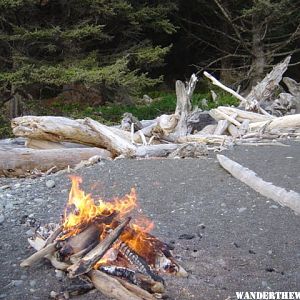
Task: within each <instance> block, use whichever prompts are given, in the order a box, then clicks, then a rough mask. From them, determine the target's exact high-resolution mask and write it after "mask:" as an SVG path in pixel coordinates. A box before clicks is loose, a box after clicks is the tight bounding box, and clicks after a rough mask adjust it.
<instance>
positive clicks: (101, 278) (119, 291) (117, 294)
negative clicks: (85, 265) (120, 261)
mask: <svg viewBox="0 0 300 300" xmlns="http://www.w3.org/2000/svg"><path fill="white" fill-rule="evenodd" d="M88 276H89V277H90V278H91V280H92V282H93V284H94V286H95V287H96V289H97V290H99V291H100V292H101V293H103V294H104V295H105V296H108V297H109V298H112V297H113V298H114V299H117V300H142V298H140V297H139V296H137V295H135V294H134V293H132V292H130V291H129V290H128V289H126V288H125V287H124V286H123V285H122V284H121V283H120V282H119V281H118V280H117V279H115V278H113V277H111V276H109V275H106V274H105V273H103V272H101V271H98V270H91V271H89V273H88Z"/></svg>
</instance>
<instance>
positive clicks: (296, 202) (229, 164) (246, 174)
mask: <svg viewBox="0 0 300 300" xmlns="http://www.w3.org/2000/svg"><path fill="white" fill-rule="evenodd" d="M217 159H218V161H219V163H220V164H221V166H222V167H223V168H224V169H225V170H227V171H228V172H229V173H230V174H231V175H232V176H233V177H235V178H237V179H238V180H240V181H242V182H243V183H245V184H247V185H248V186H250V187H251V188H253V189H254V190H255V191H257V192H258V193H260V194H262V195H263V196H265V197H267V198H270V199H272V200H274V201H276V202H277V203H279V204H280V205H282V206H287V207H289V208H291V209H292V210H293V211H294V212H295V213H297V214H300V194H298V193H296V192H294V191H289V192H288V191H286V190H285V189H284V188H281V187H277V186H275V185H273V184H272V183H270V182H266V181H264V180H263V179H262V178H260V177H258V176H257V175H256V173H254V172H253V171H252V170H249V169H248V168H245V167H243V166H242V165H240V164H238V163H237V162H235V161H233V160H231V159H229V158H228V157H226V156H224V155H217Z"/></svg>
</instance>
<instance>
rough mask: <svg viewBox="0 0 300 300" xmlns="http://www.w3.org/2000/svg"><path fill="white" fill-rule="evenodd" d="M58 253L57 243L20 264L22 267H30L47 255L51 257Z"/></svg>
mask: <svg viewBox="0 0 300 300" xmlns="http://www.w3.org/2000/svg"><path fill="white" fill-rule="evenodd" d="M55 251H56V243H51V244H49V245H48V246H46V247H45V248H42V249H40V250H39V251H37V252H35V253H33V254H32V255H31V256H30V257H28V258H26V259H25V260H23V261H22V262H21V264H20V266H21V267H30V266H32V265H33V264H34V263H35V262H37V261H39V260H40V259H42V258H44V257H45V256H47V255H49V254H50V255H51V254H53V253H54V252H55Z"/></svg>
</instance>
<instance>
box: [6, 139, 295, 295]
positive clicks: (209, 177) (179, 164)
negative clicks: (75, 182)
mask: <svg viewBox="0 0 300 300" xmlns="http://www.w3.org/2000/svg"><path fill="white" fill-rule="evenodd" d="M222 154H225V155H228V156H229V157H230V158H232V159H235V160H236V161H238V162H240V163H242V164H243V165H245V166H247V167H249V168H251V169H253V170H254V171H255V172H257V173H258V174H259V175H260V176H261V177H263V178H264V179H266V180H269V181H272V182H273V183H274V184H276V185H279V186H281V187H285V188H286V189H293V190H295V191H297V192H300V184H299V183H300V143H299V142H298V143H291V145H290V147H280V146H264V147H262V146H261V147H254V146H251V147H250V146H249V147H246V146H240V147H236V148H234V149H233V150H231V151H228V152H223V153H222ZM79 174H80V175H81V176H82V177H83V178H84V184H83V187H84V189H85V190H86V191H89V192H91V193H92V194H93V195H97V196H99V195H101V196H103V197H108V198H112V197H113V196H122V195H124V194H125V193H128V192H129V191H130V188H131V187H135V188H136V190H137V193H138V199H139V203H140V205H141V208H142V209H143V211H144V213H145V214H147V215H148V216H149V217H150V218H152V219H153V221H154V222H155V229H154V234H155V235H157V236H158V237H159V238H160V239H162V240H164V241H166V242H168V243H170V244H173V245H174V246H175V250H174V254H175V256H176V257H177V259H178V260H179V261H180V262H181V264H182V265H183V266H184V267H185V268H186V269H187V270H188V272H189V277H188V278H182V279H177V278H173V277H165V279H166V282H167V295H168V297H169V299H178V300H185V299H199V300H200V299H208V300H210V299H236V297H235V292H236V291H297V290H298V291H299V290H300V252H299V249H300V231H299V225H300V217H299V216H296V215H295V214H294V213H293V212H292V211H291V210H290V209H288V208H283V207H280V206H279V205H278V204H277V203H275V202H273V201H272V200H269V199H267V198H265V197H262V196H260V195H259V194H257V193H256V192H255V191H253V190H252V189H250V188H249V187H247V186H246V185H244V184H242V183H240V182H239V181H238V180H236V179H234V178H233V177H231V176H230V175H229V174H228V173H227V172H226V171H224V170H223V169H222V168H221V167H220V166H219V164H218V163H217V161H216V158H215V156H214V154H211V155H210V157H208V158H205V159H185V160H177V159H173V160H166V159H164V160H160V159H153V160H140V161H137V160H118V161H114V162H109V161H106V162H101V163H100V164H98V165H95V166H92V167H88V168H85V169H83V170H81V171H80V172H79ZM47 180H54V182H55V186H54V187H52V188H49V187H47V186H46V181H47ZM5 185H8V186H9V187H8V188H7V189H1V190H0V211H1V212H0V223H1V224H0V233H1V242H0V266H1V277H0V299H10V300H18V299H48V297H49V294H50V292H51V291H52V290H54V291H59V290H60V289H62V288H64V287H65V286H68V284H69V281H68V279H67V278H65V277H62V278H61V277H59V276H57V274H56V273H55V271H54V269H53V268H52V267H51V266H50V265H49V264H48V263H46V262H45V261H42V262H40V263H38V264H37V265H35V266H34V267H32V268H30V269H21V268H20V267H19V263H20V261H21V260H22V259H24V258H25V257H27V256H28V255H30V254H31V253H33V250H32V249H30V248H29V247H28V243H27V234H29V233H28V230H29V228H28V227H27V226H26V225H25V224H24V220H26V218H27V216H30V217H34V218H36V219H37V220H39V221H40V222H42V223H46V222H50V221H52V222H58V221H59V216H60V214H61V213H62V211H63V207H64V204H65V203H66V199H67V196H68V190H69V188H70V180H69V178H68V177H67V176H66V175H59V176H54V175H51V176H48V177H47V178H38V179H4V178H2V179H0V187H3V186H5ZM203 225H204V226H203ZM203 227H205V228H203ZM182 234H189V235H191V237H193V238H191V239H188V240H187V239H180V238H179V237H180V236H181V235H182ZM76 299H87V300H89V299H106V298H105V297H103V296H102V295H101V294H100V293H98V292H97V293H95V292H90V293H89V294H87V295H84V296H78V297H77V298H76Z"/></svg>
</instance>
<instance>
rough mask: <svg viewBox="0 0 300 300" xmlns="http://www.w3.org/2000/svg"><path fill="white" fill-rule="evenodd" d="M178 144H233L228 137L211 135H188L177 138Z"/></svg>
mask: <svg viewBox="0 0 300 300" xmlns="http://www.w3.org/2000/svg"><path fill="white" fill-rule="evenodd" d="M177 141H178V143H190V142H197V143H204V144H220V145H224V144H225V145H230V144H232V143H233V139H232V137H230V136H228V135H213V134H190V135H187V136H183V137H180V138H178V140H177Z"/></svg>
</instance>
